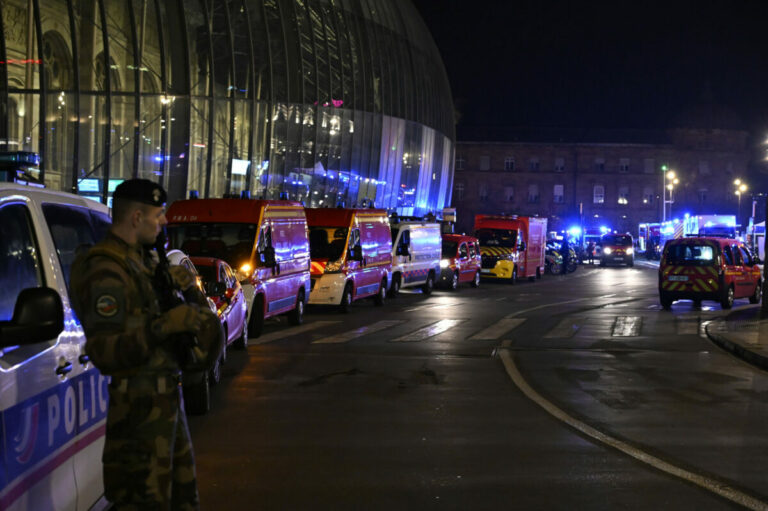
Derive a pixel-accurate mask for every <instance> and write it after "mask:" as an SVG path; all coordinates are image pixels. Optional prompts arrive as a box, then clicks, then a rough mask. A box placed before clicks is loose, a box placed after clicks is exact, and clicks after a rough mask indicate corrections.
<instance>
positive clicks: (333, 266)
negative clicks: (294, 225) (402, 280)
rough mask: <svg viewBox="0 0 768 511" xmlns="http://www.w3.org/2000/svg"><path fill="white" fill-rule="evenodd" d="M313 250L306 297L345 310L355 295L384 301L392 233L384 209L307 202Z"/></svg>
mask: <svg viewBox="0 0 768 511" xmlns="http://www.w3.org/2000/svg"><path fill="white" fill-rule="evenodd" d="M306 212H307V223H308V224H309V246H310V252H311V256H312V291H311V293H310V296H309V303H311V304H317V305H335V306H338V307H339V310H340V311H342V312H348V311H349V308H350V307H351V305H352V302H354V301H355V300H360V299H363V298H373V299H374V303H376V305H384V302H385V301H386V297H387V278H388V276H389V274H390V273H391V271H392V254H391V251H392V234H391V231H390V228H389V220H388V218H387V212H386V211H384V210H382V209H349V208H346V209H345V208H308V209H307V210H306Z"/></svg>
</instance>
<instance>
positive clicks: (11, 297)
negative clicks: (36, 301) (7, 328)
mask: <svg viewBox="0 0 768 511" xmlns="http://www.w3.org/2000/svg"><path fill="white" fill-rule="evenodd" d="M39 256H40V249H39V248H38V246H37V240H36V238H35V235H34V233H33V230H32V221H31V219H30V217H29V211H28V210H27V207H26V206H25V205H23V204H9V205H7V206H3V207H2V208H0V289H2V290H3V292H2V293H0V321H10V320H11V318H12V317H13V309H14V307H15V306H16V297H18V296H19V293H20V292H21V290H22V289H26V288H29V287H40V286H43V285H44V280H43V272H42V267H41V265H40V259H39Z"/></svg>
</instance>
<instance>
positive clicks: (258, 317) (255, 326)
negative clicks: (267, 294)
mask: <svg viewBox="0 0 768 511" xmlns="http://www.w3.org/2000/svg"><path fill="white" fill-rule="evenodd" d="M263 328H264V298H263V296H262V295H259V296H257V297H256V298H255V299H254V300H253V309H252V310H251V319H250V320H249V321H248V335H247V336H246V337H245V338H244V339H245V342H244V343H242V344H240V345H239V346H238V348H243V349H245V348H247V347H248V339H249V338H251V337H258V336H260V335H261V331H262V329H263Z"/></svg>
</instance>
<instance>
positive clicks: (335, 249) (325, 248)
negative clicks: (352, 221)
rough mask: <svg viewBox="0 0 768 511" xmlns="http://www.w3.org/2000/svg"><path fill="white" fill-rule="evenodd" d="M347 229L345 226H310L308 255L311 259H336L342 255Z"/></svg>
mask: <svg viewBox="0 0 768 511" xmlns="http://www.w3.org/2000/svg"><path fill="white" fill-rule="evenodd" d="M348 232H349V231H348V229H346V228H345V227H317V226H315V227H310V228H309V255H310V257H311V258H312V259H328V260H329V261H337V260H339V259H341V256H342V255H344V248H345V247H346V244H347V234H348Z"/></svg>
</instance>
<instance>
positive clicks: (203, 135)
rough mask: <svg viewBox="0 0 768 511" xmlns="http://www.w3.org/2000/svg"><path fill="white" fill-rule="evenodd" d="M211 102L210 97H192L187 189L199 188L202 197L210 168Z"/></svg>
mask: <svg viewBox="0 0 768 511" xmlns="http://www.w3.org/2000/svg"><path fill="white" fill-rule="evenodd" d="M210 105H211V102H210V100H208V99H204V98H197V99H192V101H191V107H192V114H191V116H190V144H189V157H188V162H189V170H188V174H187V190H197V191H198V192H199V193H200V197H205V190H206V188H207V186H208V185H207V179H206V178H207V172H206V169H207V168H208V151H209V150H210V148H209V145H208V130H209V129H210V126H209V115H210Z"/></svg>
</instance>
